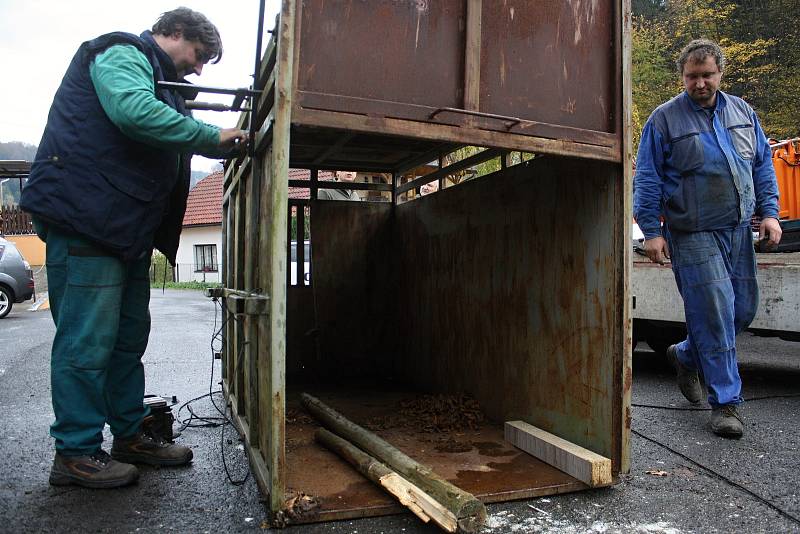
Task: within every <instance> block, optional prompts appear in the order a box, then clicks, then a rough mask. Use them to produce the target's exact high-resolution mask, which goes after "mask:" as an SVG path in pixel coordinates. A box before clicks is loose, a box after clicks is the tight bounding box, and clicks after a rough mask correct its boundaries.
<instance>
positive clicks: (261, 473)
mask: <svg viewBox="0 0 800 534" xmlns="http://www.w3.org/2000/svg"><path fill="white" fill-rule="evenodd" d="M223 389H224V390H225V397H226V398H227V399H228V400H229V402H231V403H233V402H235V401H236V395H235V394H233V393H231V392H230V390H229V389H228V388H227V386H226V385H223ZM230 419H231V421H233V424H234V426H235V427H236V430H237V431H238V432H239V433H240V434H241V435H243V436H246V437H247V438H248V439H246V440H245V442H244V443H245V447H246V448H247V457H248V460H249V462H250V468H251V469H252V470H253V476H254V477H255V479H256V484H258V487H259V488H260V489H261V491H262V492H264V494H265V495H267V494H269V480H270V476H269V467H268V466H267V464H266V462H265V461H264V453H263V452H262V450H261V449H259V448H258V447H256V446H253V445H251V439H250V435H251V432H250V429H249V428H248V425H247V422H246V421H245V420H244V419H243V418H242V417H241V416H239V415H237V414H236V413H233V412H231V415H230Z"/></svg>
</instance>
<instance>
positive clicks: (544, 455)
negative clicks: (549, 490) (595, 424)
mask: <svg viewBox="0 0 800 534" xmlns="http://www.w3.org/2000/svg"><path fill="white" fill-rule="evenodd" d="M505 435H506V440H507V441H508V442H510V443H512V444H513V445H514V446H515V447H518V448H520V449H522V450H523V451H525V452H527V453H528V454H531V455H533V456H535V457H536V458H538V459H540V460H542V461H543V462H546V463H548V464H550V465H552V466H553V467H556V468H558V469H560V470H561V471H564V472H565V473H567V474H568V475H571V476H573V477H575V478H577V479H578V480H580V481H581V482H583V483H584V484H586V485H588V486H591V487H593V488H597V487H600V486H609V485H611V483H612V482H613V479H612V477H611V460H609V459H608V458H606V457H604V456H600V455H599V454H597V453H595V452H592V451H590V450H588V449H584V448H583V447H581V446H579V445H575V444H574V443H571V442H569V441H567V440H565V439H562V438H560V437H558V436H556V435H555V434H551V433H550V432H546V431H544V430H542V429H541V428H536V427H535V426H533V425H530V424H528V423H526V422H524V421H506V424H505Z"/></svg>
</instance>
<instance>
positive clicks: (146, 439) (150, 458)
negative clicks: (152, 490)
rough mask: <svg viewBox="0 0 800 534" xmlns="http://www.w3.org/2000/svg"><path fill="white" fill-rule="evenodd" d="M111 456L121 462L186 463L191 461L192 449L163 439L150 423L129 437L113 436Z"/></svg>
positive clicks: (151, 463)
mask: <svg viewBox="0 0 800 534" xmlns="http://www.w3.org/2000/svg"><path fill="white" fill-rule="evenodd" d="M111 456H113V457H114V458H115V459H117V460H119V461H121V462H130V463H143V464H150V465H186V464H188V463H189V462H191V461H192V456H193V454H192V449H190V448H189V447H186V446H184V445H177V444H175V443H171V442H169V441H167V440H165V439H163V438H162V437H161V436H160V435H159V434H158V433H157V432H156V431H154V430H153V429H152V428H151V427H150V425H148V424H146V423H144V424H142V429H141V430H140V431H139V432H137V433H136V434H135V435H133V436H132V437H130V438H117V437H115V438H114V445H113V446H112V447H111Z"/></svg>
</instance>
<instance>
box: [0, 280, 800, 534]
mask: <svg viewBox="0 0 800 534" xmlns="http://www.w3.org/2000/svg"><path fill="white" fill-rule="evenodd" d="M28 307H29V305H27V304H26V305H17V306H16V307H15V308H14V310H13V311H12V313H11V314H10V315H9V316H8V317H7V318H6V319H3V320H0V414H2V415H0V428H2V431H1V432H0V473H2V474H0V532H14V533H18V532H56V533H58V532H75V533H83V532H114V533H117V532H187V533H200V532H215V531H222V532H249V531H259V530H262V529H263V528H265V527H266V525H265V523H264V520H265V517H266V513H265V508H264V506H263V504H262V502H261V496H260V495H259V492H258V489H257V487H256V485H255V483H254V482H253V479H252V477H250V478H248V479H247V480H246V482H245V483H244V484H241V485H233V484H231V483H230V482H229V481H228V477H227V476H226V471H225V465H227V468H228V470H229V472H230V476H231V478H232V479H234V480H237V479H241V478H242V477H243V476H244V475H245V473H246V472H247V463H246V460H245V458H244V452H243V448H242V446H241V444H240V443H239V441H238V439H236V436H235V435H234V434H232V431H231V430H230V429H227V430H226V434H225V436H224V438H223V439H221V429H220V428H190V429H187V430H186V431H185V432H184V433H183V435H182V436H181V437H180V438H179V439H180V441H181V442H182V443H184V444H187V445H190V446H192V447H193V448H194V451H195V460H194V462H193V463H192V465H191V466H189V467H186V468H179V469H161V470H158V469H152V468H144V469H142V477H141V479H140V481H139V483H138V484H137V485H135V486H132V487H129V488H123V489H118V490H105V491H104V490H85V489H80V488H53V487H50V486H49V485H48V483H47V477H48V474H49V470H50V465H51V462H52V456H53V451H52V442H51V439H50V438H49V436H48V425H49V424H50V422H51V419H52V411H51V406H50V398H49V376H48V362H49V350H50V343H51V340H52V335H53V325H52V321H51V319H50V314H49V313H48V312H35V313H33V312H28V311H26V309H27V308H28ZM151 309H152V315H153V334H152V336H151V343H150V346H149V348H148V351H147V354H146V355H145V362H146V370H147V380H148V391H149V392H151V393H156V394H163V395H177V396H178V397H179V398H180V399H181V400H182V401H184V400H189V399H191V398H193V397H196V396H199V395H202V394H204V393H207V392H208V390H209V385H210V379H211V376H210V370H211V363H212V359H211V358H212V354H211V337H212V333H213V331H214V321H215V308H214V305H213V303H212V302H210V301H209V300H207V299H205V298H204V297H203V296H202V295H201V293H199V292H194V291H174V290H168V291H166V293H162V292H161V291H160V290H154V291H153V292H152V305H151ZM739 352H740V360H741V362H740V363H741V365H740V369H741V373H742V376H743V380H744V395H745V397H746V398H749V399H752V398H756V397H771V398H766V399H762V400H753V401H750V402H748V403H746V404H745V405H744V407H743V409H742V413H743V415H744V418H745V422H746V435H745V437H744V438H743V439H742V440H740V441H728V440H723V439H721V438H717V437H715V436H714V435H713V434H711V433H710V432H709V431H708V429H707V418H708V415H709V414H708V412H697V411H684V410H664V409H658V408H651V407H644V406H637V405H653V406H666V407H673V408H685V407H687V406H688V405H687V403H686V402H685V401H683V399H682V397H681V396H680V393H679V392H678V390H677V387H676V386H675V385H674V383H673V379H672V373H671V372H670V370H669V369H668V368H667V367H666V366H665V365H664V364H663V362H661V361H660V360H659V359H658V358H657V357H656V356H655V355H654V354H653V353H652V352H650V351H649V350H648V349H647V348H646V346H644V347H642V348H641V349H637V351H636V352H635V353H634V362H633V363H634V386H633V402H634V405H635V406H634V409H633V414H634V417H633V430H634V434H633V436H632V439H631V443H632V450H631V455H632V467H631V472H630V474H629V475H625V476H624V477H623V480H622V482H621V483H620V484H619V485H617V486H614V487H612V488H605V489H601V490H593V491H585V492H579V493H574V494H567V495H561V496H555V497H547V498H539V499H534V500H530V501H520V502H514V503H506V504H501V505H492V506H489V513H490V516H489V519H488V522H487V526H486V528H485V532H486V533H491V534H495V533H496V534H505V533H517V532H552V533H556V532H558V533H584V532H592V533H615V532H625V533H627V532H642V533H644V532H647V533H659V532H660V533H682V532H698V533H700V532H702V533H706V532H742V533H752V532H775V533H786V532H800V498H798V495H799V494H800V453H799V452H798V447H800V437H798V425H799V424H800V418H798V415H800V396H799V395H800V343H791V342H786V341H781V340H778V339H774V338H757V337H754V336H751V335H749V334H745V335H743V336H741V337H740V339H739ZM217 380H218V375H216V378H214V382H216V381H217ZM213 386H214V388H215V389H217V387H218V386H217V385H216V384H213ZM781 395H794V397H780V396H781ZM195 406H196V412H197V413H198V414H199V415H203V414H205V415H213V414H214V407H213V406H212V405H211V404H210V403H209V402H208V400H207V399H202V400H201V401H198V402H197V403H195ZM650 439H652V440H655V441H657V442H659V443H660V444H657V443H654V442H653V441H650ZM665 446H666V447H669V448H670V449H671V450H668V449H667V448H665ZM223 454H224V456H225V459H226V462H225V465H223V461H222V459H223ZM648 471H650V472H662V474H665V476H657V475H655V474H648ZM714 473H716V474H714ZM768 503H769V504H768ZM778 509H780V510H782V511H783V512H785V513H786V514H790V515H793V516H794V517H795V518H797V519H791V518H789V517H786V515H782V514H781V512H780V511H778ZM287 532H288V533H290V534H291V533H293V532H303V533H306V532H309V533H357V532H361V533H373V532H376V533H377V532H387V533H388V532H407V533H433V532H437V530H436V529H435V528H433V527H428V526H424V525H422V524H421V523H420V522H419V521H418V520H417V519H416V518H415V517H413V516H410V515H399V516H391V517H385V518H378V519H365V520H358V521H341V522H335V523H327V524H317V525H305V526H299V527H294V528H289V529H287Z"/></svg>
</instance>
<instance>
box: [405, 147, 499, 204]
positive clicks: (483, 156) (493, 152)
mask: <svg viewBox="0 0 800 534" xmlns="http://www.w3.org/2000/svg"><path fill="white" fill-rule="evenodd" d="M500 154H501V151H500V150H499V149H495V148H488V149H486V150H484V151H482V152H478V153H477V154H473V155H472V156H470V157H468V158H464V159H462V160H461V161H457V162H455V163H453V164H452V165H448V166H447V167H442V168H441V169H439V170H438V171H434V172H432V173H429V174H426V175H425V176H420V177H419V178H415V179H414V180H411V181H410V182H406V183H404V184H403V185H401V186H400V187H398V188H397V192H398V193H399V194H402V193H405V192H406V191H410V190H411V189H414V188H417V187H419V186H421V185H424V184H428V183H430V182H432V181H434V180H438V179H439V178H443V177H445V176H447V175H449V174H452V173H454V172H457V171H460V170H463V169H466V168H467V167H472V166H473V165H478V164H479V163H483V162H484V161H488V160H490V159H494V158H496V157H498V156H500Z"/></svg>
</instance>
